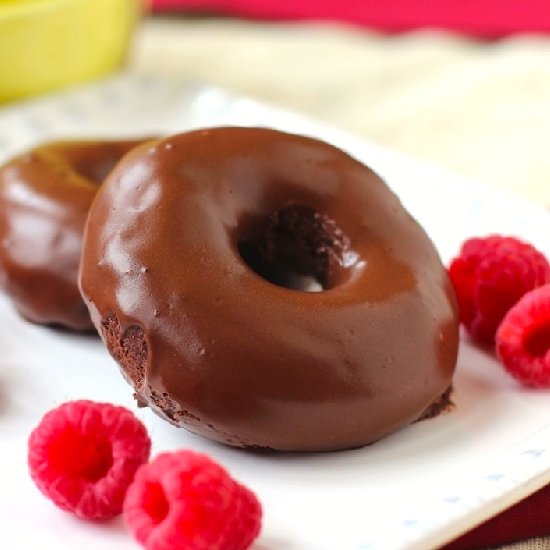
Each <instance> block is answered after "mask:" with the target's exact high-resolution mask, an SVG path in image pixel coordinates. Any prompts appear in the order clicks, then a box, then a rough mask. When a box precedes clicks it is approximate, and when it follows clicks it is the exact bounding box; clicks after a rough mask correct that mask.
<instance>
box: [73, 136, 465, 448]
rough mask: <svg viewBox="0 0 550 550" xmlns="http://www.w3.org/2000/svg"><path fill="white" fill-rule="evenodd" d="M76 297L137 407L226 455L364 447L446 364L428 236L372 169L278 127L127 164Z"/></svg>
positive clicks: (110, 182)
mask: <svg viewBox="0 0 550 550" xmlns="http://www.w3.org/2000/svg"><path fill="white" fill-rule="evenodd" d="M304 277H305V278H309V280H310V281H311V280H312V279H313V280H315V281H316V282H317V287H318V288H320V287H322V288H323V289H324V290H323V291H322V292H306V291H305V290H304V289H305V285H306V282H304ZM266 279H270V280H271V281H272V282H270V281H269V280H266ZM80 285H81V291H82V294H83V297H84V299H85V301H86V303H87V305H88V307H89V308H90V312H91V315H92V319H93V321H94V323H95V325H96V327H97V328H98V329H99V330H100V332H101V334H102V337H103V338H104V340H105V342H106V343H107V345H108V347H109V349H110V351H111V353H112V354H113V355H114V357H115V358H116V359H117V360H118V362H119V363H120V365H121V367H122V371H123V373H124V375H125V377H126V378H127V380H128V381H129V382H130V383H131V384H132V385H133V386H134V388H135V392H136V397H137V399H138V402H139V403H140V404H144V403H147V404H148V405H149V406H150V407H151V408H152V409H153V410H154V411H155V412H157V413H158V414H159V415H160V416H162V417H164V418H165V419H167V420H168V421H170V422H172V423H174V424H176V425H178V426H185V427H186V428H188V429H190V430H191V431H193V432H196V433H199V434H202V435H204V436H206V437H209V438H212V439H215V440H219V441H221V442H224V443H227V444H229V445H235V446H239V447H260V448H270V449H278V450H291V451H325V450H334V449H343V448H350V447H357V446H361V445H365V444H368V443H371V442H373V441H376V440H377V439H380V438H381V437H383V436H385V435H387V434H389V433H391V432H393V431H394V430H396V429H398V428H400V427H401V426H404V425H406V424H408V423H410V422H412V421H414V420H416V419H418V418H419V417H420V416H421V415H422V414H423V412H424V411H425V410H426V409H427V407H429V406H430V405H431V404H432V403H434V402H436V401H438V399H439V398H440V396H441V395H442V394H443V393H444V392H445V391H446V390H447V388H448V387H449V384H450V382H451V378H452V375H453V371H454V367H455V363H456V356H457V347H458V318H457V307H456V302H455V296H454V292H453V290H452V287H451V285H450V283H449V280H448V278H447V275H446V271H445V269H444V267H443V266H442V264H441V261H440V259H439V257H438V254H437V252H436V250H435V248H434V246H433V245H432V243H431V242H430V240H429V239H428V237H427V236H426V234H425V233H424V231H423V230H422V229H421V228H420V226H419V225H418V224H417V223H416V222H415V221H414V219H413V218H412V217H411V216H410V215H409V214H408V213H407V212H406V211H405V210H404V209H403V207H402V206H401V204H400V202H399V200H398V198H397V197H396V196H395V195H394V194H393V193H392V192H391V191H390V190H389V189H388V188H387V186H386V185H385V184H384V182H383V181H382V180H381V179H380V178H379V177H378V176H377V175H375V174H374V173H373V172H372V171H371V170H370V169H369V168H367V167H365V166H364V165H362V164H360V163H359V162H357V161H355V160H354V159H352V158H351V157H349V156H348V155H347V154H345V153H343V152H342V151H340V150H338V149H336V148H334V147H332V146H329V145H327V144H324V143H322V142H319V141H316V140H313V139H309V138H305V137H300V136H295V135H289V134H284V133H280V132H276V131H273V130H265V129H246V128H217V129H209V130H201V131H195V132H190V133H187V134H182V135H178V136H174V137H170V138H167V139H163V140H160V141H157V142H155V143H153V144H147V145H144V146H141V147H139V148H138V149H136V150H134V151H133V152H131V153H130V154H129V155H128V156H127V157H126V158H125V160H124V161H123V162H122V163H120V164H119V165H118V166H117V167H116V168H115V169H114V171H113V172H112V173H111V174H110V175H109V176H108V178H107V180H106V183H105V184H104V185H103V186H102V188H101V189H100V191H99V193H98V195H97V198H96V201H95V202H94V204H93V207H92V209H91V211H90V217H89V221H88V224H87V227H86V232H85V239H84V248H83V256H82V264H81V273H80ZM289 287H290V288H289ZM297 289H298V290H297Z"/></svg>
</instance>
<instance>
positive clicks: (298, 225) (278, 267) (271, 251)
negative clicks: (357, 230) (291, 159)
mask: <svg viewBox="0 0 550 550" xmlns="http://www.w3.org/2000/svg"><path fill="white" fill-rule="evenodd" d="M249 225H250V226H251V227H253V229H252V230H249V231H247V232H245V234H244V235H242V236H241V237H240V238H239V239H238V241H237V248H238V251H239V254H240V256H241V258H242V259H243V261H244V262H245V263H246V265H247V266H248V267H249V268H250V269H251V270H252V271H254V272H255V273H256V274H257V275H259V276H260V277H262V278H263V279H265V280H266V281H268V282H269V283H272V284H274V285H277V286H280V287H284V288H287V289H290V290H299V291H304V292H321V291H325V290H331V289H333V288H335V287H337V286H339V285H341V284H343V283H344V282H345V281H347V280H348V279H349V278H350V277H351V275H352V274H353V271H354V268H356V267H357V266H358V265H359V264H360V263H361V262H360V258H359V255H358V254H357V253H356V252H355V251H354V250H353V249H352V247H351V243H350V239H349V238H348V237H347V235H346V234H345V233H344V231H343V230H342V229H341V228H340V227H339V226H338V224H337V223H336V222H335V221H334V220H333V219H331V218H330V217H329V216H328V215H327V214H325V213H323V212H321V211H319V210H316V209H315V208H312V207H310V206H306V205H305V204H289V205H287V206H284V207H283V208H281V209H279V210H276V211H274V212H271V213H270V214H267V215H264V216H258V217H257V218H256V219H255V220H253V222H252V223H251V224H249Z"/></svg>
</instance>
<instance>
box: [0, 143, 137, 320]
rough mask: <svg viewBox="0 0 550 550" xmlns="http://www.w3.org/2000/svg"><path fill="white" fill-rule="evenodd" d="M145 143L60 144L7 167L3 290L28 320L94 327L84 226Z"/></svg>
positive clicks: (2, 205)
mask: <svg viewBox="0 0 550 550" xmlns="http://www.w3.org/2000/svg"><path fill="white" fill-rule="evenodd" d="M142 142H143V140H131V141H80V142H79V141H74V142H55V143H50V144H47V145H43V146H41V147H37V148H36V149H34V150H32V151H30V152H28V153H26V154H24V155H22V156H19V157H17V158H15V159H13V160H11V161H10V162H8V163H7V164H6V165H4V166H3V167H2V168H0V284H1V286H2V287H3V289H4V291H5V292H6V293H7V294H8V296H9V297H10V298H11V300H12V301H13V303H14V306H15V308H16V309H17V311H18V312H19V313H20V314H21V315H22V316H23V317H24V318H26V319H28V320H29V321H32V322H34V323H43V324H53V325H60V326H64V327H66V328H69V329H73V330H90V329H92V328H93V324H92V322H91V321H90V316H89V314H88V310H87V308H86V306H85V305H84V303H83V302H82V298H81V297H80V292H79V290H78V284H77V283H78V281H77V279H78V265H79V263H80V252H81V244H82V233H83V231H84V223H85V221H86V216H87V215H88V210H89V208H90V205H91V204H92V200H93V198H94V196H95V194H96V191H97V189H98V186H99V185H100V183H101V182H102V180H103V179H104V177H105V176H106V175H107V174H108V173H109V171H110V170H111V168H112V167H113V166H114V165H115V164H116V162H118V160H120V158H121V157H122V156H123V155H124V154H126V153H127V152H128V151H129V150H130V149H132V148H133V147H135V146H136V145H138V144H140V143H142Z"/></svg>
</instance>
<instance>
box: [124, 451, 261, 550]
mask: <svg viewBox="0 0 550 550" xmlns="http://www.w3.org/2000/svg"><path fill="white" fill-rule="evenodd" d="M261 518H262V509H261V505H260V503H259V502H258V499H257V498H256V496H255V495H254V493H252V492H251V491H250V490H249V489H247V488H246V487H244V486H243V485H241V484H240V483H238V482H237V481H235V480H233V479H232V478H231V477H230V475H229V474H228V473H227V471H226V470H224V469H223V468H222V467H221V466H220V465H219V464H217V463H216V462H214V461H213V460H211V459H210V458H209V457H207V456H206V455H203V454H199V453H195V452H192V451H177V452H174V453H162V454H160V455H159V456H157V457H156V459H155V460H153V461H152V462H151V463H149V464H146V465H144V466H142V467H141V468H140V469H139V470H138V472H137V473H136V477H135V479H134V482H133V483H132V485H131V486H130V488H129V489H128V493H127V494H126V499H125V501H124V519H125V521H126V524H127V526H128V529H129V530H130V532H131V533H132V534H133V536H134V537H135V538H136V539H137V540H138V541H139V542H140V543H141V544H142V545H143V546H144V547H145V548H146V549H147V550H180V549H181V550H244V549H245V548H248V547H249V546H250V545H251V544H252V541H253V540H254V539H255V538H256V537H257V536H258V533H259V532H260V527H261Z"/></svg>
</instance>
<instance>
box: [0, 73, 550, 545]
mask: <svg viewBox="0 0 550 550" xmlns="http://www.w3.org/2000/svg"><path fill="white" fill-rule="evenodd" d="M214 124H238V125H260V126H272V127H278V128H282V129H286V130H290V131H295V132H299V133H304V134H310V135H316V136H320V137H322V138H324V139H326V140H328V141H331V142H333V143H335V144H337V145H339V146H340V147H342V148H344V149H346V150H348V151H349V152H351V153H352V154H353V155H355V156H357V157H359V158H360V159H362V160H363V161H365V162H367V163H368V164H370V165H371V166H373V167H374V168H375V169H376V170H378V171H379V172H380V173H381V174H382V175H383V176H384V177H385V178H386V179H387V181H388V183H389V185H390V186H391V187H392V188H393V189H394V190H395V191H396V192H397V193H398V194H399V195H400V196H401V198H402V200H403V202H404V203H405V205H406V206H407V207H408V208H409V210H410V211H411V212H412V213H413V215H414V216H415V217H416V218H417V219H418V220H419V221H420V222H421V223H422V224H423V225H424V226H425V227H426V229H427V230H428V232H429V233H430V235H431V236H432V238H433V239H434V241H435V243H436V244H437V246H438V248H439V250H440V252H441V254H442V256H443V258H444V259H445V260H448V259H449V258H450V257H451V255H452V254H453V253H454V252H455V251H456V250H457V249H458V246H459V244H460V242H461V241H462V240H463V239H464V238H466V237H468V236H471V235H476V234H484V233H488V232H503V233H508V234H515V235H519V236H522V237H524V238H526V239H528V240H530V241H531V242H533V243H534V244H536V245H537V246H539V247H540V248H541V249H542V250H544V251H545V252H546V253H547V254H548V253H549V252H550V250H549V249H548V244H549V242H548V235H549V234H550V216H548V214H547V213H545V212H544V211H543V210H542V209H540V208H538V207H535V206H533V205H530V204H528V203H526V202H523V201H522V200H520V199H518V198H514V197H509V196H506V195H500V194H497V193H495V192H492V191H488V190H485V189H483V188H482V187H480V186H476V185H474V184H472V183H468V182H465V181H463V180H461V179H459V178H457V177H454V176H451V175H449V174H446V173H444V172H441V171H439V170H436V169H433V168H430V167H426V166H424V165H421V164H420V163H417V162H414V161H411V160H410V159H406V158H404V157H402V156H400V155H397V154H395V153H392V152H389V151H386V150H383V149H381V148H379V147H377V146H375V145H372V144H369V143H365V142H364V141H360V140H358V139H355V138H353V137H351V136H349V135H347V134H344V133H342V132H339V131H336V130H333V129H330V128H326V127H324V126H321V125H319V124H316V123H314V122H312V121H309V120H306V119H304V118H302V117H300V116H297V115H294V114H290V113H288V112H285V111H282V110H279V109H275V108H272V107H268V106H264V105H261V104H258V103H256V102H254V101H252V100H249V99H243V98H236V97H233V96H231V95H229V94H227V93H226V92H224V91H220V90H217V89H212V88H209V87H204V86H197V85H190V84H189V83H185V82H175V81H174V82H171V81H165V80H163V81H160V80H156V79H153V78H148V77H146V76H123V77H121V78H117V79H114V80H110V81H107V82H104V83H101V84H100V85H96V86H92V87H89V88H85V89H81V90H77V91H74V92H70V93H68V94H66V95H62V96H57V97H52V98H48V99H44V100H40V101H37V102H34V103H28V104H24V105H20V106H15V107H12V108H7V109H4V110H3V111H0V160H4V159H5V158H6V157H7V156H8V155H9V154H12V153H14V152H16V151H19V150H21V149H24V148H26V147H28V146H30V145H32V144H34V143H36V142H39V141H42V140H46V139H51V138H54V137H82V136H93V135H95V136H122V135H136V134H137V135H139V134H151V133H155V132H159V133H162V134H164V133H170V132H175V131H181V130H183V129H187V128H191V127H197V126H208V125H214ZM545 246H546V249H545ZM0 320H1V324H2V326H3V330H2V331H1V332H0V434H1V439H0V456H1V457H2V460H1V463H0V464H1V468H0V487H2V490H1V491H0V518H1V519H0V523H1V525H2V535H1V543H0V545H1V547H2V548H5V549H9V550H11V549H22V548H32V547H35V546H38V547H40V548H41V549H43V550H45V549H55V550H61V549H74V548H78V549H79V550H85V549H94V550H95V549H97V548H102V549H117V550H125V549H131V548H136V546H135V544H134V543H133V542H132V541H131V539H130V537H129V536H128V535H127V534H126V532H125V530H124V527H123V525H122V522H121V521H120V520H119V521H115V522H112V523H109V524H107V525H90V524H86V523H84V522H81V521H78V520H75V519H73V518H72V517H71V516H69V515H66V514H64V513H62V512H60V511H58V510H57V509H56V508H55V507H54V506H53V505H51V504H50V503H49V502H47V501H46V500H44V498H43V497H42V496H41V495H40V494H39V493H38V491H37V490H36V489H35V487H34V486H33V484H32V482H31V481H30V478H29V476H28V474H27V470H26V438H27V435H28V433H29V432H30V430H31V429H32V427H33V426H34V425H35V424H36V423H37V422H38V420H39V418H40V417H41V415H42V414H43V413H44V412H45V411H46V410H48V409H50V408H51V407H53V406H54V405H56V404H59V403H61V402H63V401H65V400H67V399H72V398H91V399H97V400H109V401H112V402H116V403H121V404H123V405H126V406H128V407H130V408H131V409H133V410H136V409H135V406H134V403H133V401H132V398H131V391H130V388H129V387H128V386H127V385H126V384H125V382H124V381H123V380H122V377H121V376H120V374H119V372H118V369H117V367H116V366H115V365H114V363H113V361H112V360H111V359H110V357H109V356H108V355H107V353H106V351H105V350H104V349H103V348H102V346H101V344H100V343H99V342H98V341H97V340H95V339H93V338H89V337H82V336H75V335H68V334H63V333H58V332H54V331H51V330H48V329H45V328H40V327H37V326H33V325H30V324H27V323H25V322H23V321H21V320H20V319H19V318H18V317H17V316H16V315H15V314H14V313H13V311H12V310H11V308H10V307H9V304H7V302H6V301H4V300H0ZM455 387H456V391H455V400H456V402H457V408H456V410H455V411H454V412H453V413H452V414H449V415H445V416H441V417H439V418H436V419H434V420H430V421H426V422H421V423H418V424H415V425H413V426H410V427H408V428H406V429H404V430H401V431H400V432H399V433H396V434H394V435H392V436H390V437H388V438H386V439H385V440H383V441H381V442H379V443H377V444H375V445H372V446H370V447H368V448H364V449H360V450H355V451H347V452H340V453H330V454H317V455H311V454H310V455H304V454H301V455H269V454H268V455H265V454H257V453H250V452H243V451H239V450H235V449H230V448H225V447H222V446H220V445H217V444H214V443H211V442H209V441H206V440H204V439H201V438H199V437H196V436H193V435H191V434H189V433H187V432H186V431H184V430H176V429H175V428H172V427H171V426H169V425H168V424H166V423H164V422H162V421H161V420H159V419H157V418H156V417H155V416H154V415H153V414H152V413H150V412H149V411H148V410H140V411H137V414H138V416H139V417H140V418H142V419H143V420H144V422H145V423H146V424H147V426H148V428H149V429H150V431H151V434H152V438H153V442H154V451H155V452H157V451H160V450H164V449H175V448H179V447H191V448H194V449H200V450H202V451H206V452H207V453H210V454H211V455H212V456H214V457H215V458H216V459H218V460H219V461H221V462H222V463H223V464H225V465H226V466H227V467H228V468H229V469H230V470H231V472H233V474H234V475H235V476H236V477H238V478H240V479H241V480H243V481H244V482H245V483H247V484H248V485H250V486H251V487H252V488H253V489H254V490H255V491H256V492H257V494H258V495H259V497H260V499H261V500H262V502H263V504H264V507H265V524H264V529H263V531H262V535H261V537H260V539H259V540H258V542H257V543H256V545H255V546H254V548H255V549H256V550H282V549H284V550H325V549H326V550H367V549H368V550H375V549H383V550H392V549H410V550H413V549H423V550H425V549H428V548H434V547H436V546H437V545H439V544H441V543H443V542H445V541H447V540H449V539H451V538H453V537H454V536H456V535H457V534H459V533H460V532H462V531H465V530H467V529H469V528H471V527H472V526H474V525H475V524H477V523H479V522H481V521H482V520H484V519H486V518H488V517H490V516H491V515H493V514H494V513H496V512H497V511H499V510H500V509H503V508H504V507H506V506H507V505H509V504H511V503H513V502H516V501H518V500H520V499H521V498H523V497H524V496H526V495H527V494H529V493H531V492H533V491H534V490H536V489H538V488H539V487H541V486H543V485H544V484H546V483H548V482H550V421H549V418H550V416H549V414H548V411H549V410H550V392H536V391H527V390H523V389H521V388H520V387H519V386H518V385H517V384H516V383H514V382H513V381H511V380H510V379H509V378H508V377H507V376H506V375H505V374H504V372H503V371H502V369H501V368H500V367H499V366H498V364H497V362H496V361H495V360H494V358H492V357H491V356H488V355H486V354H484V353H482V352H481V351H479V350H477V349H475V348H473V347H471V346H470V345H468V343H466V342H465V341H463V342H462V345H461V352H460V359H459V365H458V372H457V376H456V385H455Z"/></svg>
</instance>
